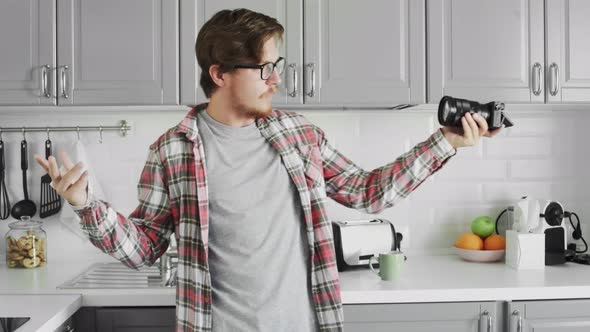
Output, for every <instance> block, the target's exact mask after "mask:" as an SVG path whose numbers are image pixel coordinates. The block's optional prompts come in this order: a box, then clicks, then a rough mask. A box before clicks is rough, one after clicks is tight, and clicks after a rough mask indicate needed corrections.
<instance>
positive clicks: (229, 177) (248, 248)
mask: <svg viewBox="0 0 590 332" xmlns="http://www.w3.org/2000/svg"><path fill="white" fill-rule="evenodd" d="M197 122H198V128H199V133H200V135H201V138H202V139H203V144H204V149H205V163H206V165H205V166H206V172H207V182H208V186H209V209H210V210H209V218H210V221H209V269H210V272H211V287H212V290H213V306H212V319H213V321H212V325H213V326H212V327H213V331H272V332H276V331H293V332H305V331H318V330H319V328H318V324H317V318H316V314H315V311H314V309H313V302H312V297H311V280H310V266H311V264H310V256H309V247H308V245H307V243H308V241H307V236H306V234H305V228H304V221H303V215H302V208H301V203H300V200H299V194H298V193H297V190H296V188H295V185H294V184H293V182H292V181H291V179H290V177H289V174H288V173H287V169H286V168H285V166H284V165H283V163H282V161H281V158H280V155H279V153H278V152H277V151H276V150H275V149H274V148H273V147H272V146H271V145H270V144H269V143H268V142H267V141H266V140H265V139H264V137H263V136H262V135H261V134H260V132H259V130H258V128H257V127H256V125H255V124H254V123H253V124H252V125H249V126H246V127H242V128H235V127H230V126H226V125H224V124H222V123H220V122H218V121H216V120H215V119H213V118H212V117H211V116H210V115H209V114H208V113H207V112H206V111H203V112H200V113H199V115H198V121H197Z"/></svg>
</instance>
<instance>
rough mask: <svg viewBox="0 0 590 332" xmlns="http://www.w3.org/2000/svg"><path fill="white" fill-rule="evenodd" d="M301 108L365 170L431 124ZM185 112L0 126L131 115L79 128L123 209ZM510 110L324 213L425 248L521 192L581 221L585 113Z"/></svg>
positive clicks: (34, 144)
mask: <svg viewBox="0 0 590 332" xmlns="http://www.w3.org/2000/svg"><path fill="white" fill-rule="evenodd" d="M298 112H299V111H298ZM300 113H301V114H303V115H305V116H306V117H308V119H309V120H310V121H311V122H312V123H314V124H317V125H318V126H319V127H320V128H322V129H323V130H324V131H325V132H326V136H327V137H328V139H329V140H330V142H331V143H332V144H333V145H334V146H335V147H336V148H338V149H339V150H340V151H341V152H342V153H343V154H344V155H346V156H347V157H349V158H350V159H352V160H353V161H354V162H355V163H357V164H358V165H359V166H361V167H363V168H365V169H367V170H371V169H373V168H375V167H379V166H383V165H384V164H387V163H389V162H392V161H394V160H395V159H396V158H397V157H398V156H399V155H400V154H402V153H404V152H406V151H408V150H409V149H410V148H412V147H413V146H414V145H415V144H417V143H419V142H421V141H423V140H425V139H426V138H427V137H428V136H429V135H430V134H432V133H433V132H434V131H435V130H437V129H438V128H439V124H438V120H437V118H436V112H434V111H428V110H425V111H424V112H422V111H414V112H413V111H407V112H406V111H371V110H358V111H354V110H347V111H325V110H307V111H301V112H300ZM185 114H186V112H184V111H171V112H160V113H157V112H150V113H147V114H144V113H141V112H120V113H117V114H113V113H107V114H100V113H98V112H88V113H84V114H74V113H72V112H70V113H58V112H54V113H52V114H51V116H50V117H49V116H44V117H43V120H40V119H41V118H40V117H39V116H38V115H35V114H32V113H31V114H29V113H27V114H18V115H5V114H0V126H2V127H8V126H11V127H21V126H47V125H48V126H72V125H81V126H84V125H88V126H90V125H99V124H103V125H112V124H116V123H118V121H120V120H122V119H125V120H127V121H128V122H130V123H131V124H132V125H133V129H132V131H131V132H130V133H129V136H128V137H126V138H123V137H121V136H120V135H119V134H118V133H116V132H104V133H103V144H102V145H101V144H98V143H97V142H98V132H81V139H82V141H83V142H84V143H85V144H86V147H87V153H88V155H89V157H90V159H91V162H92V166H93V168H94V169H95V172H96V175H97V177H98V178H99V181H101V184H102V185H103V187H104V190H105V191H107V194H108V195H109V196H110V197H111V203H112V204H113V205H114V206H115V207H117V208H118V209H119V211H120V212H121V213H122V214H124V215H128V214H129V213H130V212H131V211H132V210H133V209H134V208H135V207H136V205H137V189H136V185H137V181H138V179H139V175H140V172H141V170H142V168H143V164H144V162H145V159H146V156H147V153H148V146H149V144H151V143H152V142H154V141H155V140H156V138H157V137H158V136H160V135H161V134H162V133H164V131H166V130H167V129H168V128H170V127H172V126H174V125H176V124H177V123H178V122H179V121H180V120H181V119H182V118H183V117H184V115H185ZM509 114H510V116H511V118H512V119H513V120H514V122H515V126H514V127H512V128H506V129H503V130H502V132H501V133H500V135H498V136H497V137H494V138H491V139H490V138H482V140H481V141H480V144H479V145H477V146H475V147H471V148H461V149H459V150H458V152H457V155H456V156H455V157H454V158H452V159H451V160H450V161H449V162H448V163H447V164H446V165H445V166H444V167H443V169H441V170H440V171H439V172H437V173H436V174H435V175H434V176H432V177H430V178H429V179H427V180H426V181H425V182H424V183H423V184H422V185H421V186H420V187H419V188H418V189H417V190H416V191H415V192H414V193H411V194H410V196H409V197H408V198H406V199H405V200H402V201H400V202H399V203H398V204H397V205H396V206H394V207H392V208H390V209H388V210H385V211H383V212H381V213H379V214H376V215H367V214H364V213H362V212H359V211H355V210H352V209H349V208H346V207H343V206H341V205H339V204H337V203H335V202H333V201H331V200H330V201H329V204H328V213H329V216H330V217H331V219H340V220H342V219H367V218H377V217H381V218H385V219H389V220H391V221H393V222H394V223H395V225H396V229H397V230H398V231H401V232H402V233H403V234H404V241H403V245H402V248H405V249H409V250H413V251H426V252H428V251H429V250H430V251H437V252H438V250H439V249H440V248H449V247H450V246H452V245H453V244H454V241H455V239H456V238H457V236H458V235H459V234H460V233H462V232H465V231H469V224H470V222H471V220H472V218H473V217H474V216H477V215H490V216H492V217H494V218H495V217H496V215H497V214H498V213H499V212H500V211H501V210H502V209H503V208H505V207H506V206H507V205H508V204H512V203H514V202H515V201H517V200H518V199H520V197H521V196H523V195H531V196H534V197H537V198H539V199H555V200H559V201H561V202H562V203H563V204H564V206H565V207H566V210H572V211H575V212H577V213H578V214H579V215H580V217H581V219H582V222H585V223H588V224H590V220H589V219H590V217H589V216H590V204H588V200H589V199H590V191H589V189H588V188H590V176H588V175H587V171H586V166H585V165H588V164H590V153H588V152H589V151H590V148H589V147H588V145H587V138H586V137H585V135H586V134H585V132H586V127H587V126H588V124H589V123H590V113H589V112H584V111H580V112H571V111H568V112H545V113H542V112H538V113H534V112H520V113H519V112H518V111H515V112H512V111H511V110H509ZM47 118H50V120H49V121H48V120H46V119H47ZM21 139H22V134H20V133H4V134H3V140H4V142H5V144H6V148H7V151H6V154H7V165H6V166H7V168H8V169H7V184H8V191H9V195H10V198H11V201H12V202H16V201H18V200H20V199H22V194H23V193H22V187H21V186H22V184H21V171H20V152H19V146H20V141H21ZM46 139H47V135H46V133H44V132H39V133H27V141H28V142H29V159H28V160H29V172H28V184H29V193H30V196H31V198H32V199H33V201H35V202H36V203H38V201H39V185H40V184H39V183H40V177H41V175H43V171H42V170H41V168H40V167H38V166H37V165H36V164H35V162H34V159H33V154H34V153H40V154H43V153H44V150H43V143H44V142H45V140H46ZM51 139H52V141H53V143H54V152H55V153H57V151H58V150H60V149H63V148H67V147H70V146H71V145H72V142H73V141H74V140H75V139H77V138H76V133H75V132H70V133H58V132H55V133H53V132H52V133H51ZM48 222H50V221H48ZM2 224H3V223H0V226H1V225H2ZM5 224H6V223H4V225H5ZM589 229H590V228H589ZM5 230H6V227H4V228H0V231H5ZM50 232H51V234H49V236H50V237H51V241H58V242H59V241H64V243H65V242H68V241H70V242H68V243H76V242H73V241H72V240H71V238H69V237H71V236H73V235H71V234H69V233H68V232H67V231H66V230H60V228H56V227H53V228H50ZM0 234H3V232H0ZM588 237H590V235H588ZM3 241H4V240H3V237H0V250H1V249H2V248H4V243H3ZM72 250H76V248H72ZM80 251H82V250H80Z"/></svg>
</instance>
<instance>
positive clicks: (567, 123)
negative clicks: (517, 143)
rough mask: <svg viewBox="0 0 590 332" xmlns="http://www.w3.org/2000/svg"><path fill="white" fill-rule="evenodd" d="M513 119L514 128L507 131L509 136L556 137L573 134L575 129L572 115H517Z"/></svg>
mask: <svg viewBox="0 0 590 332" xmlns="http://www.w3.org/2000/svg"><path fill="white" fill-rule="evenodd" d="M574 117H575V116H574ZM511 119H513V120H514V127H510V128H506V129H505V130H506V134H507V135H508V136H519V137H520V136H546V135H549V136H555V135H560V134H562V133H564V132H565V133H567V132H571V131H573V130H574V127H575V120H574V119H573V117H572V115H571V114H570V115H569V116H567V117H566V115H563V114H562V115H559V114H555V113H545V114H517V115H515V116H512V115H511ZM503 130H504V129H503Z"/></svg>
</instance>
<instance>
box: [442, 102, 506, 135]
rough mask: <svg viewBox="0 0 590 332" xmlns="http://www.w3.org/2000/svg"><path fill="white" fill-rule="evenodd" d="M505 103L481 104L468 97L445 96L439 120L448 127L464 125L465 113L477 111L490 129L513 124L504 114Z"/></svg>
mask: <svg viewBox="0 0 590 332" xmlns="http://www.w3.org/2000/svg"><path fill="white" fill-rule="evenodd" d="M503 111H504V104H502V103H499V102H494V101H492V102H489V103H487V104H480V103H478V102H476V101H471V100H467V99H459V98H453V97H450V96H444V97H442V99H441V100H440V102H439V104H438V122H439V123H440V124H441V125H443V126H447V127H459V128H460V127H462V124H461V118H462V117H463V115H465V113H467V112H470V113H477V114H479V115H480V116H481V117H482V118H483V119H485V120H486V122H487V123H488V127H489V128H490V129H495V128H500V127H501V126H502V124H504V125H505V126H506V127H510V126H512V122H511V121H510V119H508V117H507V116H506V114H504V112H503Z"/></svg>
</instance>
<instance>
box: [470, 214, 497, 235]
mask: <svg viewBox="0 0 590 332" xmlns="http://www.w3.org/2000/svg"><path fill="white" fill-rule="evenodd" d="M495 229H496V222H495V221H494V219H492V217H489V216H479V217H477V218H475V219H473V221H472V222H471V231H472V232H473V233H474V234H477V235H479V236H480V237H481V238H482V239H485V238H486V237H488V236H490V235H491V234H492V233H494V230H495Z"/></svg>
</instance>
